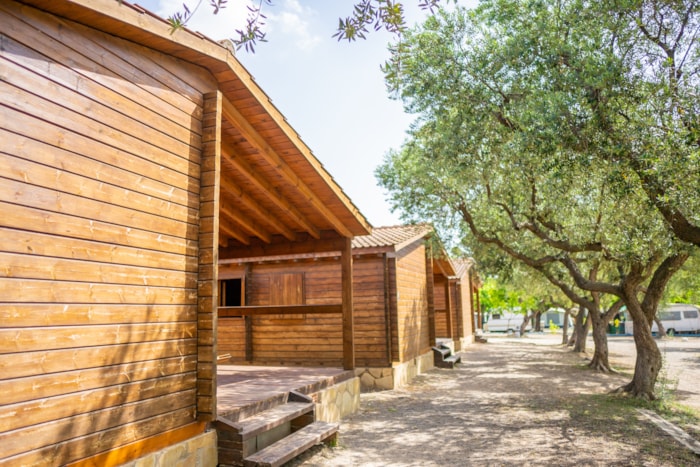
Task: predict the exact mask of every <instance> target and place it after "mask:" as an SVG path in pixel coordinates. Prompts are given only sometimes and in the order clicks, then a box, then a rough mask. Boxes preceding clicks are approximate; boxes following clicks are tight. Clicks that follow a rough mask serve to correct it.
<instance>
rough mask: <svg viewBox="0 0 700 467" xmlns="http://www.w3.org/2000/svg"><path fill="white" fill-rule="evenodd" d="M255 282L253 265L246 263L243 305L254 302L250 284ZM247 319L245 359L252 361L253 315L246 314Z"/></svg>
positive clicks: (245, 318)
mask: <svg viewBox="0 0 700 467" xmlns="http://www.w3.org/2000/svg"><path fill="white" fill-rule="evenodd" d="M252 283H253V265H252V264H250V263H246V265H245V276H244V279H243V284H244V288H245V294H244V295H243V296H244V297H245V298H244V302H243V305H250V304H251V303H252V297H251V292H250V291H251V287H250V284H252ZM243 319H244V320H245V359H246V361H247V362H252V361H253V358H254V355H253V317H252V316H246V317H244V318H243Z"/></svg>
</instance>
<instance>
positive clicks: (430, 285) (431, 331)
mask: <svg viewBox="0 0 700 467" xmlns="http://www.w3.org/2000/svg"><path fill="white" fill-rule="evenodd" d="M425 275H426V282H427V283H426V286H427V292H428V293H427V295H428V336H429V339H430V346H431V347H434V346H435V342H436V340H435V283H434V281H433V248H432V246H431V245H430V244H426V247H425Z"/></svg>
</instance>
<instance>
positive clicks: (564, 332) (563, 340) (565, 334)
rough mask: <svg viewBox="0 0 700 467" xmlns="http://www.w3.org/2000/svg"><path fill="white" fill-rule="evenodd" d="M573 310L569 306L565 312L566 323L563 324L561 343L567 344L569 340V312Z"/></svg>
mask: <svg viewBox="0 0 700 467" xmlns="http://www.w3.org/2000/svg"><path fill="white" fill-rule="evenodd" d="M570 312H571V311H570V310H569V309H568V308H567V309H566V311H565V312H564V323H562V325H561V343H562V345H565V344H566V343H567V342H568V341H569V337H568V334H569V313H570Z"/></svg>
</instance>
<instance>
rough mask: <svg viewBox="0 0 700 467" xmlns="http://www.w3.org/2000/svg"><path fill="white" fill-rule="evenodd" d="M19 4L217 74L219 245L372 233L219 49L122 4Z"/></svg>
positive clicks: (103, 0) (83, 0) (80, 0)
mask: <svg viewBox="0 0 700 467" xmlns="http://www.w3.org/2000/svg"><path fill="white" fill-rule="evenodd" d="M22 1H23V2H24V3H26V4H30V5H33V6H36V7H37V8H40V9H42V10H45V11H48V12H51V13H53V14H55V15H57V16H60V17H63V18H66V19H68V20H71V21H75V22H78V23H82V24H84V25H86V26H89V27H91V28H94V29H98V30H101V31H104V32H106V33H109V34H112V35H114V36H117V37H120V38H122V39H126V40H129V41H132V42H135V43H137V44H140V45H143V46H145V47H148V48H151V49H155V50H157V51H160V52H162V53H165V54H167V55H171V56H174V57H176V58H179V59H182V60H184V61H187V62H190V63H193V64H196V65H199V66H201V67H203V68H205V69H206V70H208V71H209V72H210V73H211V75H212V76H213V77H214V78H215V79H216V81H217V83H218V87H219V90H220V91H221V93H222V96H223V108H222V110H223V112H222V115H223V118H222V125H221V134H222V138H221V152H222V157H221V173H222V177H221V180H220V181H221V190H220V205H221V209H220V216H219V217H220V230H219V236H220V245H221V246H233V247H236V246H245V245H250V244H251V243H256V242H262V243H267V244H271V243H276V242H280V241H282V242H284V241H296V240H297V239H299V238H308V237H309V236H310V237H313V238H316V239H319V238H321V236H322V235H323V234H322V233H323V232H329V231H331V232H333V231H334V232H336V233H337V234H338V235H340V236H342V237H352V236H356V235H366V234H368V233H369V232H370V231H371V228H372V227H371V225H370V224H369V222H368V221H367V220H366V219H365V217H364V216H363V215H362V214H361V213H360V211H359V209H358V208H357V207H356V206H355V205H354V204H353V203H352V201H351V200H350V198H349V197H348V196H347V195H346V194H345V193H344V192H343V190H342V189H341V188H340V186H339V185H338V184H337V183H336V182H335V180H334V179H333V177H332V176H331V175H330V174H329V173H328V172H327V171H326V170H325V168H324V167H323V165H322V164H321V163H320V162H319V160H318V159H316V157H315V156H314V155H313V153H312V152H311V150H310V149H309V147H308V146H307V145H306V144H305V143H304V142H303V141H302V139H301V138H300V137H299V135H298V134H297V133H296V131H295V130H294V129H293V128H292V127H291V125H289V123H288V122H287V120H286V119H285V117H284V116H283V115H282V114H281V112H280V111H279V110H278V109H277V108H276V107H275V106H274V105H273V104H272V101H271V100H270V98H269V97H268V96H267V95H266V94H265V93H264V91H263V90H262V89H261V88H260V86H258V85H257V83H255V81H254V79H253V77H252V75H251V74H250V73H249V72H248V71H247V70H246V69H245V68H244V67H243V66H242V65H241V63H240V62H239V61H238V60H237V59H236V58H235V57H234V56H233V54H232V53H231V52H230V51H229V49H228V48H226V47H225V46H223V45H220V44H219V43H217V42H215V41H213V40H211V39H209V38H207V37H205V36H203V35H202V34H199V33H195V32H192V31H189V30H187V29H185V30H178V31H176V32H175V33H173V34H171V32H170V27H169V25H168V23H167V21H165V20H164V19H163V18H160V17H158V16H156V15H155V14H153V13H151V12H148V11H147V10H145V9H143V8H141V7H140V6H137V5H133V4H130V3H128V2H126V1H124V2H118V1H117V0H61V1H57V0H22ZM320 118H321V117H320ZM322 118H327V116H323V117H322ZM329 156H331V157H332V155H329Z"/></svg>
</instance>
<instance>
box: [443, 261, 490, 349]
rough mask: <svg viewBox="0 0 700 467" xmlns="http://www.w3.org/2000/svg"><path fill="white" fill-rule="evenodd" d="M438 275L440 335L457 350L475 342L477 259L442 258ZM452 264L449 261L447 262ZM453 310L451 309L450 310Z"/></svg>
mask: <svg viewBox="0 0 700 467" xmlns="http://www.w3.org/2000/svg"><path fill="white" fill-rule="evenodd" d="M437 263H438V268H437V269H439V271H440V273H436V274H435V275H434V280H433V283H434V285H435V328H436V331H435V332H436V337H437V339H439V340H441V341H442V342H445V341H448V342H449V344H448V345H450V347H451V348H453V350H454V351H457V352H458V351H460V350H462V349H463V348H465V347H466V346H468V345H469V344H472V343H473V342H474V336H475V331H476V329H477V328H478V327H477V311H476V310H477V307H476V304H477V299H478V291H479V289H478V284H479V282H478V278H477V277H476V275H475V271H474V261H473V260H471V259H467V258H453V259H451V260H450V261H449V262H448V261H446V260H438V261H437ZM447 263H449V264H447ZM448 310H449V312H448Z"/></svg>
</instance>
